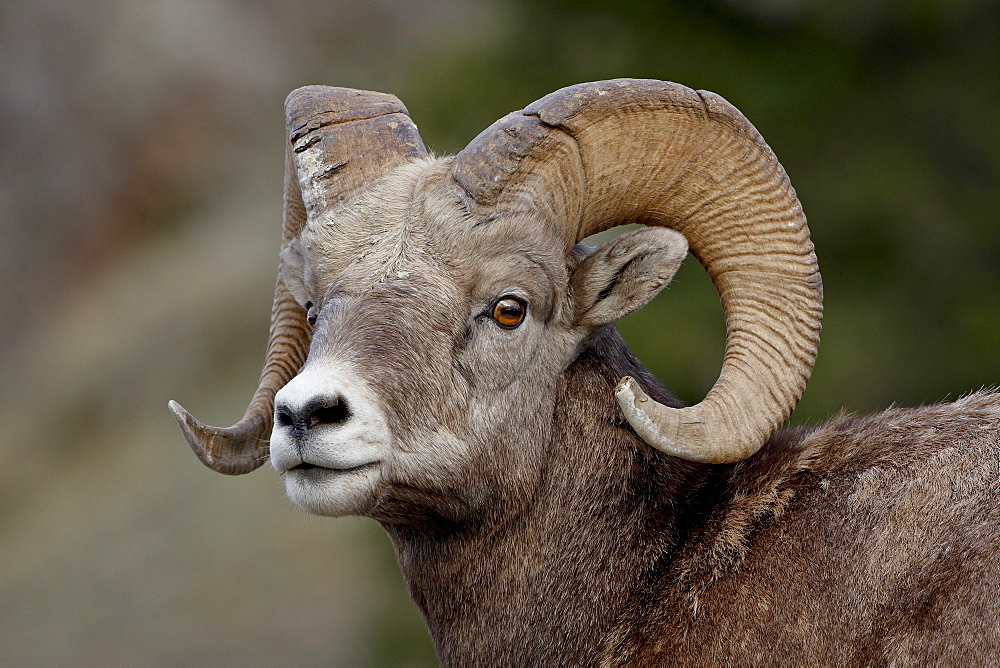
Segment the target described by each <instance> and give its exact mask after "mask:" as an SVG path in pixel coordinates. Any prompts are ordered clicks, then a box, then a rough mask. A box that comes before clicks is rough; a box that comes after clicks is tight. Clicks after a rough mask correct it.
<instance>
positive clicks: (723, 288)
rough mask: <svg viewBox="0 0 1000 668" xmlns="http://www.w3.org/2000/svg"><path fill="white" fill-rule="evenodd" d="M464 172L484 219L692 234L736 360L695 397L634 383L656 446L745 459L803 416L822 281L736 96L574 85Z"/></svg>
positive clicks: (728, 359) (485, 148) (707, 457)
mask: <svg viewBox="0 0 1000 668" xmlns="http://www.w3.org/2000/svg"><path fill="white" fill-rule="evenodd" d="M452 174H453V176H454V178H455V180H456V181H457V182H458V183H459V184H460V185H461V186H462V188H463V189H464V190H465V191H466V192H467V193H468V194H469V196H470V197H471V199H472V200H473V203H472V204H471V206H472V208H474V209H476V210H477V211H476V213H478V214H485V215H490V213H491V212H493V211H507V210H512V209H513V210H517V209H521V210H523V209H527V208H531V209H534V210H535V211H537V210H538V209H539V207H542V208H543V209H545V210H543V216H542V218H543V219H551V217H552V216H554V217H555V222H554V224H555V225H557V226H558V227H560V228H561V229H560V232H561V233H562V234H563V235H564V236H565V238H566V241H567V251H568V250H569V248H571V247H572V245H573V244H575V243H576V242H577V241H579V240H581V239H583V238H584V237H587V236H589V235H591V234H594V233H596V232H599V231H602V230H605V229H608V228H610V227H614V226H616V225H620V224H624V223H633V222H638V223H645V224H648V225H662V226H667V227H670V228H672V229H675V230H677V231H678V232H681V233H682V234H683V235H684V236H685V237H686V238H687V240H688V244H689V246H690V248H691V251H692V252H693V253H694V255H695V256H696V257H697V258H698V260H699V261H700V262H701V263H702V265H704V267H705V269H706V270H707V271H708V274H709V276H710V277H711V278H712V281H713V283H714V284H715V286H716V289H717V290H718V292H719V296H720V298H721V300H722V306H723V310H724V311H725V315H726V325H727V337H726V352H725V358H724V361H723V364H722V372H721V374H720V376H719V379H718V380H717V381H716V383H715V385H714V386H713V387H712V389H711V390H710V391H709V393H708V395H707V396H706V397H705V399H704V400H702V401H701V403H699V404H696V405H694V406H690V407H687V408H680V409H675V408H669V407H666V406H663V405H661V404H659V403H657V402H656V401H653V400H652V399H650V398H649V397H648V396H647V395H646V393H645V392H643V391H642V389H640V388H639V386H638V383H636V381H635V380H634V379H632V378H623V379H622V380H621V382H620V383H619V385H618V388H617V389H616V396H617V398H618V402H619V404H620V405H621V407H622V410H623V411H624V413H625V416H626V418H627V419H628V421H629V423H630V424H631V425H632V427H633V428H634V429H635V430H636V432H637V433H638V434H639V435H640V436H641V437H642V438H643V439H644V440H645V441H646V442H647V443H649V444H650V445H652V446H654V447H656V448H658V449H660V450H662V451H664V452H666V453H669V454H671V455H675V456H678V457H681V458H684V459H690V460H694V461H701V462H711V463H722V462H733V461H739V460H741V459H745V458H747V457H749V456H750V455H752V454H753V453H755V452H756V451H757V450H758V449H760V447H761V446H762V445H763V444H764V443H765V442H766V441H767V439H768V438H769V437H770V436H771V434H772V433H774V431H775V430H776V429H777V428H778V427H779V426H780V425H781V423H782V422H784V421H785V420H786V419H787V418H788V415H789V414H790V413H791V411H792V408H793V407H794V406H795V404H796V403H797V402H798V400H799V398H800V397H801V395H802V391H803V390H804V389H805V384H806V381H807V380H808V378H809V375H810V373H811V372H812V366H813V362H814V361H815V358H816V349H817V346H818V344H819V331H820V320H821V318H822V282H821V280H820V275H819V268H818V266H817V263H816V256H815V254H814V252H813V245H812V242H811V241H810V239H809V230H808V228H807V227H806V220H805V216H804V215H803V213H802V208H801V206H800V204H799V201H798V199H797V197H796V196H795V191H794V190H793V189H792V186H791V184H790V183H789V181H788V177H787V175H786V174H785V172H784V170H783V169H782V167H781V165H780V164H779V163H778V161H777V159H776V158H775V156H774V154H773V153H772V152H771V149H770V148H769V147H768V146H767V144H766V143H765V142H764V140H763V138H762V137H761V136H760V134H759V133H758V132H757V130H756V129H755V128H754V127H753V126H752V125H751V124H750V122H749V121H747V120H746V118H744V117H743V115H742V114H741V113H740V112H739V111H738V110H737V109H736V108H735V107H733V106H732V105H730V104H729V103H728V102H726V101H725V100H723V99H722V98H721V97H719V96H718V95H715V94H714V93H709V92H707V91H694V90H691V89H689V88H686V87H684V86H679V85H677V84H673V83H668V82H662V81H651V80H630V79H619V80H614V81H602V82H596V83H592V84H581V85H578V86H571V87H569V88H564V89H562V90H560V91H556V92H555V93H552V94H551V95H548V96H546V97H544V98H542V99H541V100H538V101H537V102H535V103H533V104H531V105H529V106H528V107H526V108H525V109H524V110H523V111H520V112H515V113H512V114H508V115H507V116H506V117H504V118H502V119H500V120H499V121H497V122H496V123H495V124H494V125H493V126H491V127H490V128H488V129H487V130H486V131H484V132H483V133H482V134H480V135H479V137H477V138H476V139H475V140H473V142H472V143H471V144H469V146H467V147H466V148H465V149H464V150H463V151H462V152H461V153H460V154H459V155H458V156H457V157H456V158H455V161H454V162H453V164H452ZM545 213H548V214H549V215H544V214H545Z"/></svg>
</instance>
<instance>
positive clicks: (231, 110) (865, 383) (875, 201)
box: [0, 0, 1000, 666]
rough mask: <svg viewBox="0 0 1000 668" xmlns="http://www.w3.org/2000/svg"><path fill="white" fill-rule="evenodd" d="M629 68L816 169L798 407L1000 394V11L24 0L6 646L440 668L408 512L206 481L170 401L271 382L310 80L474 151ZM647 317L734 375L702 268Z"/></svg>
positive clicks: (138, 659)
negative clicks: (352, 507)
mask: <svg viewBox="0 0 1000 668" xmlns="http://www.w3.org/2000/svg"><path fill="white" fill-rule="evenodd" d="M619 76H629V77H650V78H658V79H667V80H672V81H677V82H680V83H683V84H686V85H688V86H691V87H694V88H704V89H708V90H712V91H715V92H717V93H719V94H721V95H722V96H724V97H725V98H727V99H728V100H729V101H730V102H732V103H733V104H735V105H736V106H737V107H739V108H740V109H741V110H742V111H743V112H744V113H745V114H746V115H747V117H748V118H750V120H751V121H752V122H753V123H754V124H755V125H756V126H757V128H758V129H759V130H760V131H761V133H762V134H763V135H764V137H765V138H766V139H767V141H768V142H769V143H770V145H771V146H772V148H773V149H774V150H775V152H776V153H777V155H778V157H779V158H780V159H781V161H782V163H783V164H784V166H785V168H786V170H787V171H788V173H789V175H790V176H791V179H792V183H793V184H794V185H795V187H796V189H797V191H798V193H799V196H800V198H801V199H802V202H803V205H804V207H805V210H806V214H807V215H808V217H809V221H810V227H811V229H812V232H813V239H814V241H815V243H816V247H817V253H818V255H819V258H820V267H821V270H822V273H823V278H824V283H825V287H826V318H825V323H824V331H823V343H822V345H821V348H820V356H819V360H818V362H817V365H816V370H815V373H814V375H813V380H812V382H811V383H810V385H809V388H808V389H807V391H806V395H805V397H804V399H803V401H802V403H801V404H800V407H799V409H798V410H797V411H796V413H795V414H794V416H793V422H796V423H803V422H806V423H814V422H818V421H821V420H824V419H826V418H827V417H829V416H831V415H833V414H835V413H837V412H838V411H839V410H841V409H842V408H843V409H846V410H848V411H854V412H864V411H871V410H876V409H878V408H881V407H885V406H888V405H889V404H892V403H898V404H902V405H912V404H920V403H927V402H933V401H937V400H941V399H945V398H949V397H950V398H955V397H957V396H959V395H960V394H962V393H964V392H968V391H970V390H975V389H978V388H980V387H982V386H991V385H996V384H997V383H1000V353H998V351H997V343H998V342H1000V214H998V211H1000V10H998V4H997V3H996V2H987V1H981V0H908V1H904V0H898V1H874V2H873V1H871V0H867V1H860V0H852V1H846V2H819V1H808V0H757V1H754V0H711V1H708V0H704V1H698V2H679V1H674V2H630V3H621V2H611V1H580V2H549V3H534V2H527V1H521V2H519V1H515V0H491V1H489V2H486V1H485V0H470V1H464V0H415V1H411V2H404V1H402V0H397V1H392V0H356V1H355V2H351V3H342V2H336V3H334V2H322V1H320V0H266V1H264V2H257V3H239V2H223V1H215V2H195V1H194V0H191V1H180V0H177V1H155V0H135V1H132V2H128V3H126V2H124V1H122V2H110V1H100V0H87V1H84V2H77V3H71V2H66V1H63V0H34V1H32V2H28V1H27V0H25V1H22V2H16V1H15V2H7V3H3V4H0V138H2V146H3V150H2V152H0V170H2V173H0V282H2V285H3V288H2V290H0V313H2V314H3V316H2V318H0V346H2V350H3V356H2V358H0V620H2V629H3V633H2V634H0V665H27V664H30V665H108V664H142V665H176V664H220V663H221V664H237V663H242V664H255V665H268V664H278V663H280V664H283V665H334V666H358V665H433V663H434V659H433V653H432V650H431V648H430V645H429V642H428V641H427V639H426V636H425V633H424V631H423V625H422V622H421V620H420V619H419V616H418V615H417V613H416V611H415V610H414V608H413V606H412V605H411V604H410V602H409V599H408V597H407V595H406V592H405V589H404V587H403V584H402V582H401V581H400V579H399V576H398V573H397V571H396V566H395V561H394V557H393V555H392V552H391V549H390V547H389V545H388V541H387V540H386V538H385V537H384V535H383V534H382V532H381V530H380V529H379V528H378V526H377V525H375V524H374V523H373V522H370V521H367V520H359V519H345V520H323V519H319V518H310V517H307V516H305V515H303V514H302V513H300V512H298V511H297V510H295V509H294V508H292V507H291V505H290V503H289V502H288V501H287V500H285V499H284V496H283V492H282V489H281V483H280V480H278V479H277V477H276V476H275V475H274V474H273V472H270V471H269V469H268V468H264V469H262V470H261V471H259V472H257V473H255V474H253V475H250V476H247V477H244V478H237V479H231V478H226V477H223V476H219V475H217V474H214V473H212V472H210V471H208V470H207V469H205V468H203V467H201V465H200V464H198V463H197V461H196V460H195V458H194V457H193V456H192V455H191V453H190V452H189V451H188V448H187V446H186V445H185V443H184V441H183V439H182V437H181V435H180V433H179V431H178V430H177V428H176V426H175V425H174V424H173V422H172V419H171V418H170V416H169V414H168V413H167V411H166V402H167V400H168V399H169V398H175V399H178V400H180V401H181V402H182V403H183V404H184V405H185V406H187V407H188V408H190V409H191V410H192V411H193V412H194V413H195V414H196V415H198V416H199V417H200V418H202V419H205V420H207V421H208V422H210V423H213V424H230V423H231V422H233V421H234V420H235V419H236V418H237V417H238V416H239V415H240V414H241V412H242V410H243V408H244V407H245V405H246V402H247V401H248V399H249V397H250V394H251V393H252V391H253V388H254V387H255V386H256V380H257V375H258V373H259V371H260V366H261V362H262V357H263V348H264V343H265V340H266V332H267V320H268V314H269V309H270V299H271V295H272V289H273V282H274V275H275V269H276V266H277V258H276V254H277V246H278V239H279V235H280V232H279V220H280V216H281V211H280V202H281V179H282V168H283V143H282V142H283V132H284V128H283V118H282V110H281V105H282V101H283V100H284V97H285V95H286V94H287V93H288V92H289V91H290V90H291V89H293V88H295V87H298V86H301V85H305V84H312V83H325V84H332V85H340V86H350V87H356V88H368V89H373V90H381V91H387V92H392V93H395V94H396V95H398V96H399V97H400V98H401V99H402V100H403V101H404V103H406V104H407V106H408V107H409V109H410V112H411V114H412V116H413V118H414V120H415V121H416V122H417V124H418V125H419V126H420V128H421V131H422V134H423V136H424V139H425V141H426V143H427V144H428V146H429V147H430V148H432V149H433V150H435V151H436V152H438V153H447V152H453V151H457V150H459V149H460V148H461V147H462V146H463V145H464V144H465V143H466V142H468V141H469V140H470V139H471V138H472V137H474V136H475V135H476V134H477V133H478V132H479V131H480V130H482V129H483V128H485V127H486V126H487V125H488V124H490V123H491V122H492V121H494V120H495V119H497V118H499V117H500V116H501V115H503V114H504V113H506V112H508V111H511V110H514V109H519V108H521V107H523V106H524V105H526V104H527V103H529V102H531V101H532V100H534V99H536V98H538V97H541V96H542V95H544V94H546V93H548V92H551V91H553V90H555V89H557V88H559V87H562V86H565V85H569V84H573V83H578V82H581V81H589V80H595V79H604V78H612V77H619ZM622 330H623V332H624V334H625V336H626V338H627V339H628V340H629V341H630V343H631V344H632V345H633V347H634V348H635V350H636V352H637V353H638V354H639V356H640V358H641V359H642V360H644V361H645V362H646V363H647V364H648V365H649V366H650V367H651V368H652V369H653V370H654V371H655V372H656V374H657V375H658V376H659V377H660V378H661V379H662V380H664V381H665V382H666V383H667V385H668V386H669V387H671V388H672V389H673V390H674V391H675V393H676V394H678V395H679V396H680V397H682V398H684V399H686V400H688V401H697V400H698V399H700V397H701V396H703V394H704V393H705V392H706V391H707V389H708V388H709V387H710V386H711V384H712V382H713V381H714V380H715V377H716V375H717V373H718V370H719V366H720V364H721V351H722V343H723V324H722V318H721V309H720V308H719V306H718V301H717V298H716V297H715V294H714V291H713V289H712V287H711V284H710V282H709V281H708V279H707V278H706V277H705V276H704V274H703V272H702V271H701V269H700V268H699V267H698V266H697V263H694V262H692V261H691V260H688V261H687V262H686V263H685V266H684V268H682V270H681V272H680V273H679V275H678V277H677V278H676V279H675V281H674V283H673V284H672V285H671V286H670V287H669V288H668V289H667V290H666V291H665V292H664V293H663V294H662V295H661V296H660V297H658V298H657V300H656V301H655V302H654V304H653V305H652V306H650V307H649V308H647V309H645V310H643V311H641V312H640V313H638V314H636V315H634V316H632V317H630V318H629V319H628V320H627V321H626V322H624V323H623V325H622Z"/></svg>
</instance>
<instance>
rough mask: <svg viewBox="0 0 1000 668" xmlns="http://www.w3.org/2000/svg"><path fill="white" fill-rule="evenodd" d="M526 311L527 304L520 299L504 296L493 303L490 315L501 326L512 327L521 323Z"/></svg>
mask: <svg viewBox="0 0 1000 668" xmlns="http://www.w3.org/2000/svg"><path fill="white" fill-rule="evenodd" d="M527 312H528V305H527V304H525V303H524V302H523V301H521V300H520V299H517V298H515V297H504V298H503V299H501V300H500V301H498V302H497V303H496V304H494V305H493V313H492V314H491V317H492V318H493V320H495V321H496V323H497V324H498V325H500V326H501V327H504V328H506V329H513V328H514V327H517V326H518V325H520V324H521V322H522V321H523V320H524V316H525V314H527Z"/></svg>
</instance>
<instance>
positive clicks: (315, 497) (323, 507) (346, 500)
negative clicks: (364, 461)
mask: <svg viewBox="0 0 1000 668" xmlns="http://www.w3.org/2000/svg"><path fill="white" fill-rule="evenodd" d="M378 469H379V467H378V465H377V464H372V465H369V466H365V467H360V468H357V469H351V470H347V471H344V470H338V469H327V468H320V467H311V468H298V467H297V468H293V469H291V470H290V471H288V472H287V473H285V492H286V493H287V494H288V498H289V499H291V501H292V503H294V504H295V505H296V506H298V507H299V508H301V509H302V510H304V511H305V512H307V513H312V514H313V515H324V516H326V517H341V516H344V515H364V514H366V512H367V511H368V509H369V508H371V506H372V504H373V502H374V499H375V483H376V481H377V479H378Z"/></svg>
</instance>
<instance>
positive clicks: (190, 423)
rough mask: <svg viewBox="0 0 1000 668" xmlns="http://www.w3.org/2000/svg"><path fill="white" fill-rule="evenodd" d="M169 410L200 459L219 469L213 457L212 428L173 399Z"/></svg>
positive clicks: (169, 404) (212, 467) (206, 464)
mask: <svg viewBox="0 0 1000 668" xmlns="http://www.w3.org/2000/svg"><path fill="white" fill-rule="evenodd" d="M167 408H168V409H170V413H171V414H172V415H173V416H174V419H175V420H177V425H178V426H179V427H180V428H181V432H183V434H184V438H185V439H186V440H187V442H188V445H190V446H191V449H192V450H193V451H194V453H195V454H196V455H198V459H200V460H201V462H202V463H203V464H204V465H205V466H207V467H209V468H210V469H217V463H216V462H215V458H214V457H213V456H212V449H211V439H212V436H214V434H211V433H210V429H211V428H210V427H207V426H206V425H204V424H202V423H201V422H200V421H198V420H197V419H196V418H195V417H194V416H193V415H191V413H189V412H188V411H187V410H185V409H184V407H183V406H181V405H180V404H179V403H177V402H176V401H174V400H173V399H171V400H170V402H169V403H168V404H167Z"/></svg>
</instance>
